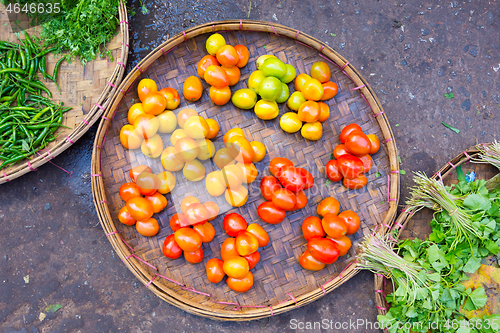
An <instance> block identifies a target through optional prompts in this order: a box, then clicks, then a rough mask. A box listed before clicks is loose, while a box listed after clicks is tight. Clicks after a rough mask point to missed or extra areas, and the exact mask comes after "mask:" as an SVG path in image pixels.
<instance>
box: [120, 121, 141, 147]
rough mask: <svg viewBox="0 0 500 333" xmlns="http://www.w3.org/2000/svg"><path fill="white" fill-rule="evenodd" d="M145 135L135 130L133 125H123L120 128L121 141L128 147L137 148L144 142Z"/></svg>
mask: <svg viewBox="0 0 500 333" xmlns="http://www.w3.org/2000/svg"><path fill="white" fill-rule="evenodd" d="M142 140H143V137H142V136H141V135H140V134H138V133H137V132H136V131H135V127H134V126H132V125H123V127H122V128H121V130H120V142H121V143H122V145H123V147H125V148H126V149H137V148H139V147H140V146H141V144H142Z"/></svg>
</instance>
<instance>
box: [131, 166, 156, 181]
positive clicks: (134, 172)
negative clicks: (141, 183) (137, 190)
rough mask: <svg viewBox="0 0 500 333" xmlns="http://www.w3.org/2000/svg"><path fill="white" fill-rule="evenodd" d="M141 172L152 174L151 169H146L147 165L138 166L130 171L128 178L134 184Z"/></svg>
mask: <svg viewBox="0 0 500 333" xmlns="http://www.w3.org/2000/svg"><path fill="white" fill-rule="evenodd" d="M143 172H149V173H153V171H152V170H151V168H150V167H148V166H147V165H139V166H136V167H135V168H132V169H130V170H129V172H128V175H129V176H130V179H132V181H133V182H135V180H136V179H137V176H139V175H140V174H141V173H143Z"/></svg>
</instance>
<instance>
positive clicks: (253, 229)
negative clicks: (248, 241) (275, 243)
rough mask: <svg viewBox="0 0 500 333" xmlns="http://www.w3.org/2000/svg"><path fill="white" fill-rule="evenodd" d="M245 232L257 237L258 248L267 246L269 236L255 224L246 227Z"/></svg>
mask: <svg viewBox="0 0 500 333" xmlns="http://www.w3.org/2000/svg"><path fill="white" fill-rule="evenodd" d="M247 231H248V232H249V233H251V234H252V235H254V236H255V237H257V240H258V241H259V247H264V246H267V244H269V235H268V234H267V232H266V231H265V230H264V228H262V227H261V226H260V225H258V224H257V223H252V224H250V225H249V226H248V228H247Z"/></svg>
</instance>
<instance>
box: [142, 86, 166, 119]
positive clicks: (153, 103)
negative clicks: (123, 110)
mask: <svg viewBox="0 0 500 333" xmlns="http://www.w3.org/2000/svg"><path fill="white" fill-rule="evenodd" d="M166 107H167V99H166V98H165V97H164V96H163V94H160V93H159V92H157V91H154V92H150V93H149V94H147V95H146V97H145V99H144V101H143V102H142V108H143V110H144V113H146V114H152V115H153V116H157V115H159V114H160V113H162V112H163V111H165V108H166Z"/></svg>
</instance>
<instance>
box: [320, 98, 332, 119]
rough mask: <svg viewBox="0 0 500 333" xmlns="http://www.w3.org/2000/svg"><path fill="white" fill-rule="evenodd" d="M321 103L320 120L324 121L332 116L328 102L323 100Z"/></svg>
mask: <svg viewBox="0 0 500 333" xmlns="http://www.w3.org/2000/svg"><path fill="white" fill-rule="evenodd" d="M318 105H319V118H318V121H319V122H321V123H323V122H325V121H327V120H328V118H330V107H329V106H328V104H326V103H323V102H318Z"/></svg>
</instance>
